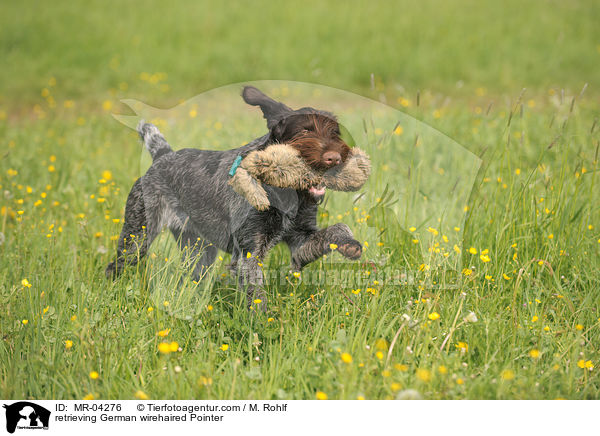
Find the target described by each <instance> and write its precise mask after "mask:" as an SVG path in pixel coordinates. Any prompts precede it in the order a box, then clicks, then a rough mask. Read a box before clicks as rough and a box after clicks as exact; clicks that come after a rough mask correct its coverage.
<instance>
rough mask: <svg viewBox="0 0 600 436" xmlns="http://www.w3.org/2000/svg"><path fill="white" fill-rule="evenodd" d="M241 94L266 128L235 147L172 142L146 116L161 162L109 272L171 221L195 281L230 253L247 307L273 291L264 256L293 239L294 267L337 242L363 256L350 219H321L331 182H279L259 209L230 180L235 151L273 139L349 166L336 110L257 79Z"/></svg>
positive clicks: (139, 189) (144, 184) (317, 160)
mask: <svg viewBox="0 0 600 436" xmlns="http://www.w3.org/2000/svg"><path fill="white" fill-rule="evenodd" d="M242 98H243V99H244V101H245V102H246V103H248V104H250V105H253V106H258V107H260V109H261V110H262V112H263V116H264V118H265V119H266V121H267V128H268V133H267V134H266V135H264V136H262V137H260V138H257V139H255V140H253V141H252V142H250V143H248V144H246V145H244V146H242V147H239V148H236V149H232V150H226V151H210V150H198V149H190V148H187V149H182V150H178V151H174V150H172V149H171V147H170V145H169V144H168V143H167V141H166V140H165V138H164V136H163V135H162V134H161V133H160V131H159V130H158V129H157V128H156V127H155V126H154V125H152V124H149V123H145V122H143V121H142V122H140V124H139V125H138V132H139V135H140V138H141V140H142V141H143V143H144V145H145V147H146V148H147V149H148V151H149V152H150V154H151V156H152V160H153V163H152V165H151V167H150V168H149V169H148V171H147V172H146V174H144V175H143V176H142V177H140V178H139V179H138V180H137V181H136V182H135V183H134V185H133V187H132V189H131V191H130V193H129V195H128V198H127V202H126V206H125V219H124V223H123V228H122V231H121V234H120V236H119V240H118V246H117V254H116V258H115V260H114V261H112V262H111V263H110V264H109V265H108V266H107V268H106V275H107V277H108V278H116V277H117V276H119V275H120V274H121V273H122V271H123V268H124V267H125V265H135V264H136V263H137V262H138V261H139V260H140V259H141V258H143V257H144V256H145V255H146V254H147V252H148V248H149V247H150V244H152V241H153V240H154V239H155V238H156V236H157V235H158V234H159V233H160V232H161V230H162V229H163V228H164V227H168V228H169V230H170V231H171V232H172V234H173V236H174V237H175V239H176V240H177V241H178V244H179V247H180V248H181V250H182V251H183V252H184V256H185V259H186V260H189V261H190V264H191V265H193V266H192V271H191V274H192V278H193V279H194V280H199V279H200V278H201V277H202V275H203V273H204V272H205V271H206V269H207V268H208V267H209V266H210V265H211V264H212V263H213V262H214V260H215V258H216V256H217V252H218V250H222V251H225V252H227V253H230V254H231V260H232V261H231V265H230V266H231V268H232V269H233V270H234V271H235V272H236V274H237V276H238V283H239V285H240V286H241V287H242V288H243V289H245V291H246V296H247V301H248V305H249V307H251V306H252V305H253V302H254V304H256V303H255V302H257V300H260V302H258V307H259V309H261V310H263V311H264V310H266V298H265V293H264V288H263V284H264V283H263V282H264V277H263V274H262V270H261V266H262V264H261V263H260V262H261V260H262V259H264V257H265V256H266V255H267V253H268V252H269V250H270V249H271V248H273V247H274V246H275V245H276V244H278V243H280V242H283V243H285V244H287V246H288V247H289V249H290V253H291V266H292V270H293V271H300V270H301V269H302V268H303V267H304V266H306V265H307V264H309V263H310V262H313V261H314V260H316V259H318V258H320V257H322V256H323V255H325V254H327V253H329V252H331V250H332V248H331V247H332V246H333V245H331V244H335V245H336V246H337V251H339V253H340V254H342V255H343V256H345V257H346V258H348V259H351V260H356V259H359V258H360V257H361V255H362V246H361V244H360V242H358V241H357V240H356V239H354V236H353V234H352V232H351V230H350V228H349V227H348V226H347V225H346V224H343V223H337V224H334V225H332V226H330V227H327V228H324V229H319V228H318V227H317V209H318V204H319V203H320V202H321V201H322V199H323V196H324V195H325V188H324V187H323V186H311V187H309V188H308V189H302V190H292V189H279V188H273V187H271V188H270V189H269V191H268V192H269V198H271V197H273V199H274V201H272V202H271V203H272V204H273V206H272V207H269V208H268V209H267V210H264V211H259V210H256V209H254V208H252V207H251V206H250V205H249V204H248V202H247V201H246V200H245V199H244V198H243V197H242V196H240V195H239V194H237V193H236V192H234V190H233V189H232V188H231V186H229V185H228V179H229V172H230V170H231V169H232V165H233V164H234V162H235V160H236V158H239V157H240V156H241V157H244V156H246V155H247V154H248V153H250V152H252V151H254V150H263V149H265V148H266V147H268V146H269V145H272V144H278V143H281V144H289V145H291V146H293V147H294V148H295V149H296V150H298V152H299V154H300V156H301V157H302V159H303V160H304V161H305V162H306V164H307V165H309V166H310V167H311V168H313V169H314V170H315V171H321V172H323V171H327V170H330V169H335V167H336V166H338V165H343V163H344V162H345V161H346V159H347V157H348V154H349V153H350V147H349V146H348V145H347V144H346V142H345V141H344V140H343V139H342V138H341V133H340V128H339V124H338V122H337V121H336V118H335V116H334V115H333V114H331V113H329V112H326V111H322V110H317V109H314V108H311V107H304V108H301V109H297V110H292V109H291V108H289V107H288V106H286V105H284V104H283V103H281V102H278V101H275V100H273V99H272V98H270V97H268V96H266V95H265V94H263V93H262V92H261V91H259V90H258V89H256V88H254V87H251V86H246V87H244V88H243V91H242Z"/></svg>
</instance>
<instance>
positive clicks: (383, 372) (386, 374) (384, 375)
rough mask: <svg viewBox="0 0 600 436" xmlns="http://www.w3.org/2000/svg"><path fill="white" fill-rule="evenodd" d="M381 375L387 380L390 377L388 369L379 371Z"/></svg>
mask: <svg viewBox="0 0 600 436" xmlns="http://www.w3.org/2000/svg"><path fill="white" fill-rule="evenodd" d="M381 375H382V377H385V378H388V377H389V376H391V375H392V372H391V371H390V370H389V369H384V370H383V371H381Z"/></svg>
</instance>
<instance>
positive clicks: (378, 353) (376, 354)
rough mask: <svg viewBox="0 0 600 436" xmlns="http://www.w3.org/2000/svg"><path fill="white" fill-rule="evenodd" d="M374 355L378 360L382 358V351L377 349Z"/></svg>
mask: <svg viewBox="0 0 600 436" xmlns="http://www.w3.org/2000/svg"><path fill="white" fill-rule="evenodd" d="M375 357H377V358H378V359H379V360H381V359H383V353H382V352H381V351H378V352H377V353H375Z"/></svg>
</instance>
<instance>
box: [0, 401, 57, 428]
mask: <svg viewBox="0 0 600 436" xmlns="http://www.w3.org/2000/svg"><path fill="white" fill-rule="evenodd" d="M3 407H4V408H5V409H6V431H7V432H9V433H14V432H15V430H16V429H19V430H21V429H26V430H48V424H49V422H50V411H49V410H48V409H45V408H43V407H42V406H38V405H37V404H35V403H30V402H29V401H19V402H17V403H13V404H10V405H6V404H4V406H3Z"/></svg>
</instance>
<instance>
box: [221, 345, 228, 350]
mask: <svg viewBox="0 0 600 436" xmlns="http://www.w3.org/2000/svg"><path fill="white" fill-rule="evenodd" d="M220 348H221V350H222V351H227V350H228V349H229V345H227V344H223V345H221V347H220Z"/></svg>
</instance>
